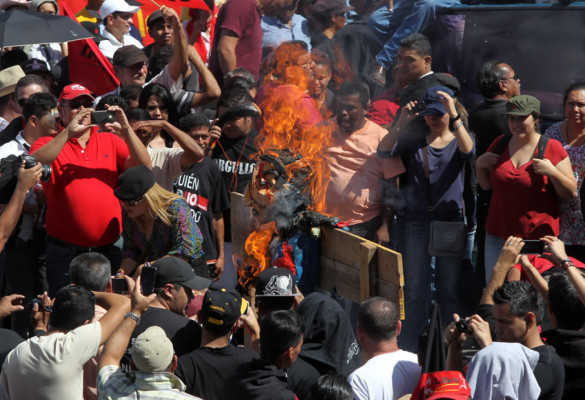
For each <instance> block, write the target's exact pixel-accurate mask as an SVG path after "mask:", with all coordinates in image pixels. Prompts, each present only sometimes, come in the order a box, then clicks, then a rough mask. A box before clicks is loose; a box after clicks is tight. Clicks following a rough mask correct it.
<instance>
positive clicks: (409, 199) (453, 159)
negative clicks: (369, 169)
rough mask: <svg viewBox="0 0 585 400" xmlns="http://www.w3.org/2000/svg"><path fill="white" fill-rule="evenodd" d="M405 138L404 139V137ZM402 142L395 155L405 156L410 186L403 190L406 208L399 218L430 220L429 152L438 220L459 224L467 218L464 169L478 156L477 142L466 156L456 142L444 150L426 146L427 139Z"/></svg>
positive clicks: (435, 214)
mask: <svg viewBox="0 0 585 400" xmlns="http://www.w3.org/2000/svg"><path fill="white" fill-rule="evenodd" d="M401 139H402V138H401ZM409 139H411V140H408V139H407V140H400V139H399V140H398V142H397V143H396V146H395V147H394V149H393V150H392V152H391V155H392V156H393V157H401V158H402V160H403V162H404V166H405V167H406V170H407V172H408V185H406V186H405V187H401V188H400V191H401V192H402V195H403V196H404V199H403V200H404V204H403V205H404V207H403V208H402V209H400V210H398V212H399V215H401V216H403V217H404V218H407V219H411V220H429V219H430V214H429V212H428V211H427V180H426V178H425V174H424V162H423V151H424V150H425V149H426V150H427V152H428V153H427V155H428V160H429V172H430V182H431V204H432V205H433V208H434V211H433V214H434V219H436V220H439V221H457V220H460V219H461V218H462V215H463V186H464V170H465V163H466V162H467V160H468V159H469V158H471V157H473V156H474V154H475V143H474V146H473V149H472V150H471V151H470V152H469V153H462V152H460V151H459V148H458V146H457V139H455V138H454V139H453V140H452V141H451V142H450V143H449V144H448V145H447V146H445V147H443V148H435V147H431V146H428V147H426V140H425V137H424V136H422V135H421V136H420V137H417V138H409Z"/></svg>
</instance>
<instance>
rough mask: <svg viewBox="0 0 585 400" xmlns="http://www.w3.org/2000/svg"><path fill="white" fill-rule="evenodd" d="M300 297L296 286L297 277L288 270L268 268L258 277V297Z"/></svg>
mask: <svg viewBox="0 0 585 400" xmlns="http://www.w3.org/2000/svg"><path fill="white" fill-rule="evenodd" d="M294 296H300V293H298V292H297V288H296V285H295V277H294V276H293V274H292V272H291V270H289V269H286V268H275V267H271V268H266V269H265V270H264V271H262V272H261V273H260V275H258V279H257V281H256V297H257V298H262V297H294Z"/></svg>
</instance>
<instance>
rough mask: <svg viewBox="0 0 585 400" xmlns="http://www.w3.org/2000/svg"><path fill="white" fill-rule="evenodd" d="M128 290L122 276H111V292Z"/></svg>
mask: <svg viewBox="0 0 585 400" xmlns="http://www.w3.org/2000/svg"><path fill="white" fill-rule="evenodd" d="M127 291H128V282H126V279H124V278H113V279H112V292H114V293H124V292H127Z"/></svg>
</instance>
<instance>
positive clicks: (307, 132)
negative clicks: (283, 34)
mask: <svg viewBox="0 0 585 400" xmlns="http://www.w3.org/2000/svg"><path fill="white" fill-rule="evenodd" d="M304 56H307V57H309V55H308V54H307V52H306V51H305V50H303V49H302V48H301V47H300V46H299V45H298V44H295V43H292V44H291V43H285V44H283V45H281V46H280V47H279V48H278V49H277V50H276V52H275V59H274V60H273V69H272V72H271V73H270V74H268V75H267V77H266V78H265V80H264V83H265V85H264V89H265V96H263V99H262V100H261V101H260V103H259V106H260V108H261V110H262V113H263V126H262V128H261V129H260V135H258V138H257V140H256V146H257V148H258V150H259V154H271V155H273V156H277V155H278V152H279V151H280V150H285V149H286V150H290V151H291V152H292V153H293V154H301V155H302V159H300V160H298V161H296V162H294V163H291V164H289V165H287V166H286V171H287V174H288V175H289V177H290V176H295V175H296V173H298V172H300V171H301V170H303V171H306V170H307V168H308V169H309V170H310V171H311V173H310V174H309V176H308V177H307V178H306V179H307V180H308V182H307V187H306V189H305V190H306V191H307V192H308V193H309V194H310V195H311V198H312V201H313V203H312V204H311V205H310V206H309V209H310V210H312V211H317V212H320V213H324V210H325V193H326V191H327V185H328V183H329V178H330V173H329V169H328V167H327V165H326V163H325V160H324V157H323V151H324V149H325V148H327V147H328V146H329V144H330V142H331V132H330V128H329V127H328V126H324V125H323V124H319V122H321V114H320V111H319V108H318V106H317V104H316V103H315V101H314V100H313V99H312V98H311V97H310V96H309V95H308V93H307V88H308V86H309V85H308V84H309V82H310V80H311V79H313V78H312V75H311V74H312V73H310V72H309V71H308V70H307V65H306V64H302V63H303V62H304V60H305V58H304ZM308 62H309V63H310V62H311V60H310V58H308ZM309 66H310V64H309ZM274 233H275V225H274V224H271V225H270V226H269V227H266V228H263V229H261V230H259V231H255V232H252V234H250V236H248V238H247V239H246V243H245V250H246V253H247V255H248V256H249V258H248V259H247V260H246V262H247V264H248V265H247V267H246V268H244V269H242V268H240V269H239V278H240V283H242V285H244V287H246V284H249V283H250V282H251V281H252V280H253V279H254V278H255V276H257V275H258V274H259V273H260V272H261V271H262V270H264V269H265V268H267V267H269V266H270V261H271V260H270V255H269V254H268V246H269V244H270V241H271V239H272V237H273V235H274Z"/></svg>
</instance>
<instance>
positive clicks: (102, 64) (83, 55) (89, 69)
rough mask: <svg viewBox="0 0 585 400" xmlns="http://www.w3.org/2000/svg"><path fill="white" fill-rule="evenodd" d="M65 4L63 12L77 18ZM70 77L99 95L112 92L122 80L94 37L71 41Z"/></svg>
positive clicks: (72, 80)
mask: <svg viewBox="0 0 585 400" xmlns="http://www.w3.org/2000/svg"><path fill="white" fill-rule="evenodd" d="M62 6H63V13H64V14H65V15H67V16H68V17H70V18H73V19H75V15H74V14H73V13H72V12H71V11H70V10H69V8H67V6H66V5H65V4H62ZM69 79H70V80H71V82H73V83H80V84H82V85H83V86H85V87H86V88H88V89H89V90H91V91H92V92H94V93H96V94H97V95H102V94H104V93H108V92H111V91H112V90H114V89H116V88H117V87H118V86H119V85H120V82H119V81H118V78H116V74H114V68H113V67H112V64H110V62H109V61H108V59H107V58H106V57H105V56H104V55H103V54H102V52H101V51H100V49H99V47H98V45H97V44H95V42H94V41H93V39H84V40H77V41H75V42H69Z"/></svg>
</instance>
